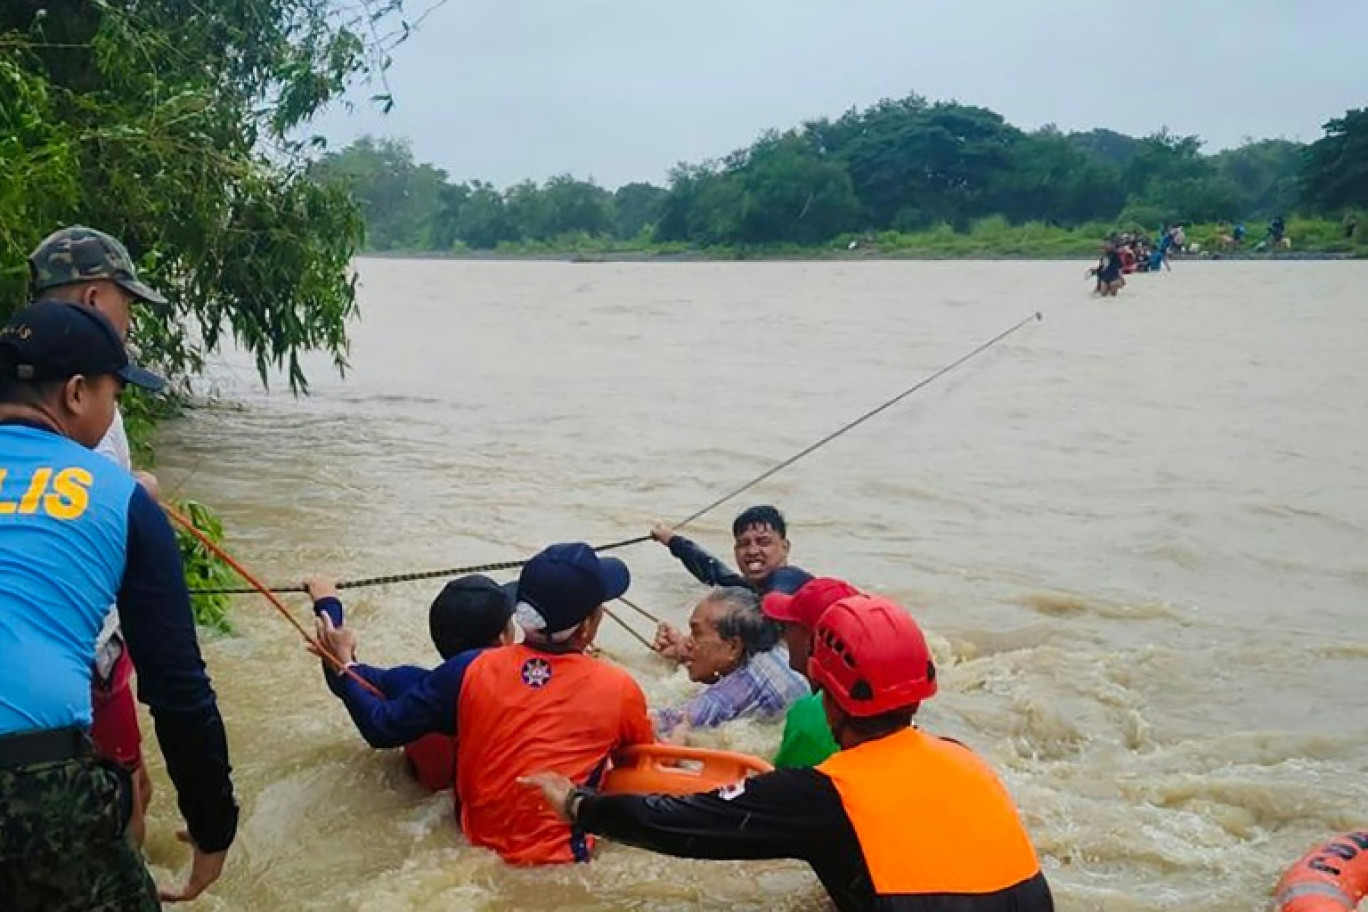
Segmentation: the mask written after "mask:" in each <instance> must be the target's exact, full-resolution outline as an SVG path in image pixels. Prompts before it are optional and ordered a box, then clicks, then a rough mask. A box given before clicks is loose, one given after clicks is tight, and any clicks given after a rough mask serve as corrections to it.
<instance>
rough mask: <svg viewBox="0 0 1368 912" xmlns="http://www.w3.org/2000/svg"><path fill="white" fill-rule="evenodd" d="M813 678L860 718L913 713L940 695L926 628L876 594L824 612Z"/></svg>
mask: <svg viewBox="0 0 1368 912" xmlns="http://www.w3.org/2000/svg"><path fill="white" fill-rule="evenodd" d="M808 676H809V677H810V678H811V679H812V683H813V684H814V685H816V686H818V687H820V688H821V689H822V690H823V691H825V692H826V693H829V694H831V698H832V699H833V700H835V701H836V705H837V706H839V707H841V709H842V710H844V711H845V712H846V713H848V714H850V715H852V716H856V717H859V718H868V717H870V716H881V715H883V714H884V713H890V712H894V711H896V710H899V709H907V708H909V707H912V706H914V705H916V704H918V703H920V702H921V701H923V700H925V699H928V698H929V697H933V696H935V694H936V665H935V662H933V661H932V659H931V650H930V649H929V648H927V645H926V637H925V636H923V635H922V632H921V628H920V627H918V626H917V622H916V621H914V620H912V616H911V615H910V614H908V613H907V612H906V611H904V610H903V609H901V608H899V607H898V606H897V605H895V604H893V603H892V602H890V601H889V600H888V599H884V598H879V597H878V596H873V595H853V596H850V597H849V598H844V599H841V600H840V601H839V602H837V603H836V604H834V605H832V606H831V607H830V608H828V609H827V610H826V612H825V613H823V614H822V617H821V618H820V619H819V620H818V621H817V628H816V630H815V631H814V634H813V638H812V658H811V659H809V660H808Z"/></svg>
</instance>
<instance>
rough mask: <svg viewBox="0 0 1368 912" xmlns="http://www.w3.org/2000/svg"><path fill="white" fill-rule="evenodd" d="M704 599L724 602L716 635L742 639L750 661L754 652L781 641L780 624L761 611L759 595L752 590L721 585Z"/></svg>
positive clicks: (743, 648) (719, 602)
mask: <svg viewBox="0 0 1368 912" xmlns="http://www.w3.org/2000/svg"><path fill="white" fill-rule="evenodd" d="M704 599H705V600H706V601H709V602H715V603H717V604H719V605H721V606H722V611H721V613H719V614H718V616H717V635H718V636H720V637H721V638H722V639H724V640H731V639H736V640H740V641H741V648H742V650H743V651H744V652H745V656H746V659H747V660H748V661H749V660H750V658H751V656H754V655H756V654H758V653H761V652H768V651H769V650H771V649H773V648H774V647H775V646H777V645H779V625H777V624H775V623H774V621H771V620H770V619H769V618H767V617H765V615H764V614H763V613H762V612H761V611H760V596H758V595H757V594H756V593H755V592H754V591H753V590H751V589H745V588H742V587H740V586H718V587H717V588H715V589H713V590H712V591H711V592H709V593H708V594H707V595H706V596H704Z"/></svg>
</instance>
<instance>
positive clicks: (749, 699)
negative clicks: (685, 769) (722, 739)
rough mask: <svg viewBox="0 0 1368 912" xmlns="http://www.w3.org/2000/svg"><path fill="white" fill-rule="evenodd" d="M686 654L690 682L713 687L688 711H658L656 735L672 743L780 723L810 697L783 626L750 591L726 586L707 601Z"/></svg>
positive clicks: (694, 621)
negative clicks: (784, 641) (700, 733)
mask: <svg viewBox="0 0 1368 912" xmlns="http://www.w3.org/2000/svg"><path fill="white" fill-rule="evenodd" d="M682 652H683V661H684V665H685V666H686V667H687V668H688V670H689V679H690V680H692V681H697V682H698V683H700V684H707V685H708V686H707V688H706V689H705V690H703V692H702V693H700V694H698V695H697V696H695V697H694V698H693V699H692V700H690V701H689V702H688V703H685V704H684V705H683V706H680V707H677V708H668V709H658V710H656V711H655V714H654V722H655V727H656V731H657V732H658V733H659V734H660V735H661V737H663V738H667V739H668V740H670V741H674V742H676V743H681V742H683V741H684V739H685V738H686V737H687V736H688V733H689V731H690V729H694V728H714V727H716V726H718V725H721V724H722V723H724V722H728V721H730V720H732V719H739V718H742V717H758V718H762V719H769V718H778V717H779V716H782V715H783V714H784V713H785V712H786V711H787V710H788V708H789V707H790V706H791V705H793V703H794V702H795V701H797V700H799V699H801V698H802V697H805V696H807V694H808V685H807V682H806V681H805V680H804V679H803V678H802V677H801V676H800V675H798V674H795V673H794V672H793V670H792V669H791V668H789V666H788V655H787V653H786V652H785V651H784V649H783V647H782V646H780V645H779V628H778V626H777V625H776V624H775V623H774V622H773V621H771V620H769V619H768V618H766V617H765V616H764V614H762V613H761V611H760V599H759V596H757V595H756V594H755V593H754V592H752V591H751V590H749V589H743V588H740V587H737V586H722V587H718V588H716V589H713V590H712V591H710V592H709V593H708V594H707V595H705V596H703V599H702V601H700V602H699V603H698V605H697V606H695V608H694V610H693V614H692V615H691V616H690V618H689V635H688V637H687V638H686V639H685V641H684V646H683V650H682Z"/></svg>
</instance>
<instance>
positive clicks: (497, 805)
mask: <svg viewBox="0 0 1368 912" xmlns="http://www.w3.org/2000/svg"><path fill="white" fill-rule="evenodd" d="M456 718H457V724H456V730H457V731H459V732H460V733H461V734H460V737H461V757H460V762H459V763H458V764H457V765H456V796H457V798H458V800H459V801H460V804H461V828H462V829H463V830H464V831H465V834H466V838H467V839H469V840H470V842H471V843H472V844H473V845H477V846H484V847H485V848H490V849H493V850H495V851H496V852H498V853H499V854H500V855H501V856H503V859H504V860H505V861H507V862H509V863H511V864H548V863H553V862H568V861H587V860H588V858H589V851H590V849H591V848H592V842H591V841H590V839H589V837H588V836H587V835H585V834H583V833H581V832H579V831H572V830H571V828H570V826H569V825H568V824H566V823H564V822H563V821H561V819H560V818H559V817H557V816H556V813H555V811H553V810H552V809H551V808H548V807H547V806H546V802H545V801H544V800H543V799H542V796H541V793H540V792H537V791H535V790H533V789H529V788H528V787H527V786H525V785H522V784H521V783H519V782H518V778H519V777H521V776H526V775H528V774H529V773H536V772H542V771H550V772H555V773H560V774H561V775H563V776H566V777H568V778H570V779H571V780H572V781H574V782H575V783H576V784H579V785H584V784H586V783H589V781H590V779H591V778H593V777H595V776H597V775H598V774H600V773H601V772H602V771H603V768H604V766H605V765H606V761H607V759H608V755H609V754H611V753H612V752H613V751H615V750H617V749H618V748H619V747H622V746H624V745H627V744H642V743H649V742H652V741H654V740H655V731H654V729H653V728H652V727H651V720H650V718H649V717H648V716H647V715H646V696H645V695H644V694H643V693H642V692H641V687H640V686H639V685H638V684H637V683H636V681H634V680H632V676H631V675H629V674H627V672H625V671H623V670H622V669H621V668H618V667H617V666H615V665H609V664H607V663H606V662H601V661H599V660H598V659H592V658H590V657H589V656H586V655H581V654H579V653H566V654H555V653H548V652H540V651H537V650H534V649H531V648H529V647H527V646H521V645H519V646H504V647H502V648H499V649H490V650H487V651H486V652H484V653H483V654H481V655H480V656H479V658H477V659H475V660H474V661H473V662H471V664H470V668H468V669H467V670H466V674H465V680H464V681H463V682H462V684H461V697H460V700H459V701H458V703H457V716H456Z"/></svg>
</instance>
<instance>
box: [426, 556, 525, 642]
mask: <svg viewBox="0 0 1368 912" xmlns="http://www.w3.org/2000/svg"><path fill="white" fill-rule="evenodd" d="M512 616H513V594H512V593H511V592H509V591H508V590H507V589H506V588H505V587H503V586H500V585H499V584H498V583H496V582H494V581H493V580H492V579H490V578H489V577H487V576H480V575H478V574H476V575H473V576H462V577H460V578H459V579H454V580H452V581H451V582H449V583H447V584H446V586H444V587H443V588H442V591H441V592H440V593H438V595H437V598H435V599H433V601H432V607H431V608H430V609H428V632H429V633H430V634H431V635H432V644H433V645H434V646H436V647H437V651H438V652H440V653H441V654H442V658H444V659H449V658H451V657H452V656H454V655H456V654H457V653H458V652H464V651H466V650H467V649H483V648H485V647H486V646H492V645H493V644H494V641H495V640H497V639H498V637H499V634H501V633H503V631H504V628H505V627H507V626H508V619H509V618H511V617H512Z"/></svg>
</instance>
